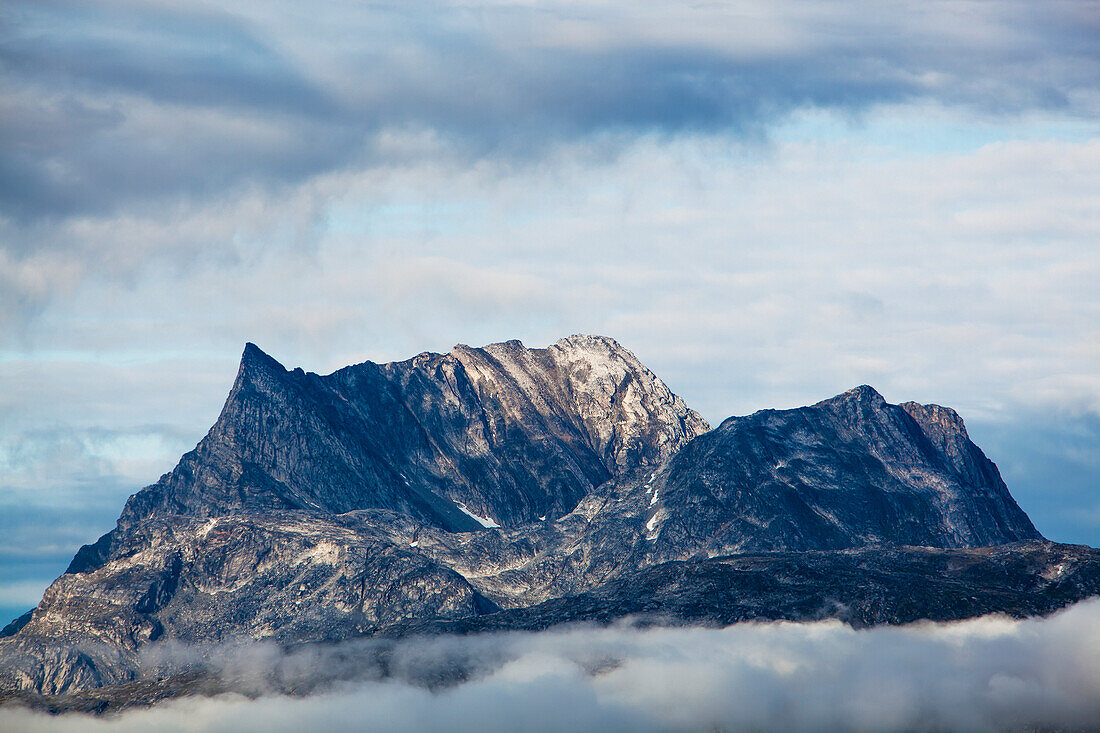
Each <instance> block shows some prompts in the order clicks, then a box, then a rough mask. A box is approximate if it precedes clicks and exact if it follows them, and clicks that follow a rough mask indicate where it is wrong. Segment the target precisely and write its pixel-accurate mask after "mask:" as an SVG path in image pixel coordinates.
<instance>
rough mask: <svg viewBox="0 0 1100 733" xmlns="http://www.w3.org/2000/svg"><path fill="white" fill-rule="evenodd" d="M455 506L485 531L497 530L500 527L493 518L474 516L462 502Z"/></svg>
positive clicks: (457, 502) (456, 503)
mask: <svg viewBox="0 0 1100 733" xmlns="http://www.w3.org/2000/svg"><path fill="white" fill-rule="evenodd" d="M455 505H456V506H457V507H458V508H459V510H461V512H462V513H463V514H465V515H466V516H468V517H471V518H472V519H474V520H476V521H477V523H478V524H480V525H481V526H482V527H484V528H485V529H495V528H499V527H500V525H499V524H497V523H496V522H494V521H493V520H492V518H491V517H481V516H478V515H477V514H474V513H473V512H471V511H470V510H469V509H467V508H466V505H465V504H463V503H462V502H461V501H456V502H455Z"/></svg>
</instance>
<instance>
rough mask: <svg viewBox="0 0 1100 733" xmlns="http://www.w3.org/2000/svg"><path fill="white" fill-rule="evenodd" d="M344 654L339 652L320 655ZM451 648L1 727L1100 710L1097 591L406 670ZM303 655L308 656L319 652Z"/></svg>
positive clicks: (243, 671) (487, 639)
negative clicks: (436, 686)
mask: <svg viewBox="0 0 1100 733" xmlns="http://www.w3.org/2000/svg"><path fill="white" fill-rule="evenodd" d="M272 651H273V650H271V649H270V648H267V650H266V651H264V650H262V649H261V650H251V651H250V652H249V653H243V651H242V650H238V658H237V659H235V660H233V659H230V660H227V661H225V663H224V665H225V666H224V668H223V669H224V672H225V673H226V674H227V675H235V676H236V679H238V680H241V681H244V680H245V678H246V677H248V676H249V675H251V678H252V679H254V680H260V679H263V678H264V677H265V675H267V676H270V675H271V674H273V673H274V672H275V671H276V670H281V671H280V674H282V675H284V678H283V682H286V681H287V679H286V675H288V674H289V675H301V676H308V675H310V674H311V673H314V672H316V670H318V669H323V668H324V665H325V664H326V659H325V656H324V655H323V654H322V655H320V656H316V655H314V656H310V655H308V654H300V655H299V656H298V657H297V658H293V657H289V658H288V657H283V656H280V655H278V654H273V653H271V652H272ZM330 653H331V654H333V655H334V656H335V655H338V654H339V649H338V648H337V649H336V650H332V651H330ZM455 660H462V663H463V664H465V665H467V666H469V667H473V668H475V669H477V670H479V672H478V673H477V674H475V675H474V677H473V679H471V680H470V681H467V682H464V683H462V684H458V685H457V686H452V687H446V688H443V689H441V690H439V691H437V692H429V691H427V690H425V689H423V688H421V687H419V686H416V685H411V684H408V683H405V682H399V681H388V682H386V681H367V682H359V683H354V684H350V685H347V686H344V687H342V688H339V689H335V690H333V691H330V692H328V693H325V694H321V695H315V696H311V697H305V698H288V697H281V696H276V697H261V698H259V699H257V700H248V699H245V698H243V697H234V696H227V697H222V698H215V699H183V700H178V701H175V702H171V703H166V704H163V705H160V706H157V707H155V708H153V709H150V710H140V711H131V712H125V713H122V714H121V715H119V716H118V717H111V718H104V719H90V718H86V717H82V716H59V717H49V716H45V715H37V714H31V713H26V712H11V711H6V712H5V717H4V719H3V720H4V723H3V724H4V725H5V726H7V728H6V729H8V730H20V731H25V732H26V733H69V732H70V731H81V732H82V733H83V732H84V731H90V732H92V733H95V732H96V731H102V732H103V733H125V732H128V731H146V730H159V731H180V732H184V731H186V732H189V733H190V732H197V731H226V732H227V733H228V732H233V733H247V732H249V731H265V732H267V731H283V730H286V731H332V730H346V731H395V732H396V731H432V730H440V731H442V730H446V731H471V733H474V732H477V733H483V732H484V731H496V730H508V731H528V732H532V733H533V732H535V731H569V732H570V733H579V732H580V731H620V730H621V731H738V730H768V731H876V732H883V733H885V732H888V731H918V732H919V731H945V730H951V731H961V730H966V731H974V732H975V733H978V732H982V731H1025V730H1035V729H1042V730H1063V731H1085V730H1089V729H1091V728H1092V726H1094V725H1095V722H1096V721H1097V720H1100V600H1097V599H1093V600H1089V601H1084V602H1082V603H1079V604H1077V605H1076V606H1073V607H1071V608H1069V609H1067V610H1065V611H1063V612H1061V613H1058V614H1056V615H1054V616H1052V617H1049V618H1046V619H1030V620H1025V621H1016V620H1010V619H1007V618H1001V617H987V618H982V619H976V620H972V621H965V622H960V623H951V624H931V623H927V624H917V625H914V626H908V627H901V628H881V627H880V628H874V629H870V630H863V631H854V630H852V629H851V628H849V627H846V626H843V625H842V624H840V623H838V622H819V623H810V624H791V623H778V624H776V623H771V624H739V625H735V626H731V627H727V628H725V629H699V628H694V629H668V628H651V629H644V630H638V629H630V628H625V627H617V628H609V629H585V628H580V629H573V630H565V631H550V632H542V633H538V634H498V635H485V636H474V637H465V638H462V637H457V638H456V637H444V638H436V639H426V640H411V641H406V642H402V643H400V644H399V646H398V648H397V651H396V652H395V654H394V658H393V667H394V669H395V670H396V671H397V675H398V677H400V676H402V675H408V674H410V673H411V674H414V675H415V674H418V673H421V672H423V671H425V670H429V669H432V668H436V667H440V666H442V667H443V668H446V667H447V666H448V665H451V666H452V667H453V664H454V662H455ZM311 665H312V666H311Z"/></svg>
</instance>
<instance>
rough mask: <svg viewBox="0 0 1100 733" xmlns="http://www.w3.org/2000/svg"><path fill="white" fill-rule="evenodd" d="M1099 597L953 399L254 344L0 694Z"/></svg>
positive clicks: (1099, 582) (533, 357) (572, 357)
mask: <svg viewBox="0 0 1100 733" xmlns="http://www.w3.org/2000/svg"><path fill="white" fill-rule="evenodd" d="M1097 593H1100V551H1097V550H1095V549H1093V548H1088V547H1082V546H1068V545H1058V544H1055V543H1051V542H1047V541H1046V540H1044V539H1043V538H1042V537H1041V536H1040V534H1039V533H1038V532H1037V531H1036V530H1035V527H1034V526H1033V525H1032V524H1031V522H1030V520H1029V519H1028V518H1027V516H1026V515H1025V514H1024V512H1023V511H1021V510H1020V508H1019V507H1018V506H1017V505H1016V503H1015V501H1014V500H1013V499H1012V497H1011V495H1010V494H1009V492H1008V489H1007V487H1006V486H1005V484H1004V482H1003V481H1002V480H1001V478H1000V475H999V473H998V471H997V468H996V466H995V465H994V464H993V463H992V462H991V461H990V460H989V459H988V458H986V457H985V455H984V454H983V453H982V452H981V450H980V449H979V448H978V447H977V446H976V445H974V443H972V442H971V441H970V439H969V437H968V436H967V434H966V429H965V427H964V425H963V422H962V420H961V419H960V418H959V416H958V415H957V414H956V413H955V412H954V411H952V410H950V409H948V408H944V407H939V406H935V405H919V404H916V403H905V404H901V405H891V404H889V403H887V402H886V401H885V400H884V399H883V398H882V396H881V395H879V394H878V393H877V392H875V391H874V390H873V389H872V388H870V387H866V386H863V387H857V388H856V389H853V390H850V391H848V392H845V393H843V394H841V395H838V396H836V397H833V398H831V399H828V400H825V401H823V402H820V403H818V404H816V405H813V406H810V407H803V408H799V409H796V410H764V411H761V412H758V413H755V414H753V415H749V416H747V417H732V418H729V419H728V420H726V421H724V422H723V423H722V424H721V425H720V426H719V427H718V428H716V429H714V430H711V429H710V428H709V426H708V425H707V424H706V422H705V421H704V420H702V418H700V417H699V415H697V414H696V413H695V412H693V411H692V410H690V409H689V408H688V407H687V406H686V405H685V404H684V403H683V401H682V400H681V399H680V398H679V397H677V396H676V395H674V394H673V393H672V392H671V391H669V389H668V388H667V387H666V386H665V385H664V383H662V382H661V380H660V379H658V378H657V377H656V376H655V375H654V374H653V373H652V372H651V371H649V370H648V369H647V368H646V367H645V366H643V365H642V364H641V363H640V362H638V360H637V359H636V358H635V357H634V355H633V354H631V353H630V352H629V351H628V350H626V349H624V348H623V347H621V346H620V345H619V344H617V343H616V342H615V341H613V340H611V339H608V338H604V337H598V336H573V337H570V338H567V339H562V340H561V341H559V342H557V343H556V344H554V345H552V346H550V347H549V348H546V349H528V348H525V347H524V346H523V345H522V344H520V343H519V342H518V341H509V342H506V343H502V344H493V345H490V346H486V347H483V348H470V347H467V346H456V347H455V348H454V349H453V350H452V351H451V352H450V353H449V354H445V355H443V354H430V353H424V354H420V355H419V356H416V357H414V358H413V359H410V360H407V361H403V362H396V363H391V364H374V363H372V362H366V363H363V364H359V365H355V366H351V367H347V368H345V369H341V370H339V371H337V372H334V373H332V374H329V375H326V376H320V375H317V374H313V373H307V372H303V371H302V370H301V369H295V370H293V371H288V370H286V369H284V368H283V367H282V366H281V365H280V364H279V363H278V362H276V361H275V360H274V359H272V358H271V357H269V356H268V355H266V354H264V353H263V352H262V351H261V350H260V349H259V348H257V347H256V346H254V345H252V344H249V345H247V346H246V348H245V351H244V355H243V357H242V360H241V366H240V370H239V372H238V375H237V379H236V381H235V383H234V385H233V387H232V389H231V391H230V394H229V397H228V399H227V400H226V404H225V407H224V408H223V410H222V413H221V415H220V416H219V418H218V421H217V422H216V423H215V425H214V426H213V427H212V428H211V430H210V432H209V433H208V434H207V435H206V437H205V438H203V440H202V441H201V442H200V443H199V444H198V446H196V448H195V449H194V450H193V451H191V452H189V453H187V454H186V455H184V456H183V457H182V458H181V460H180V462H179V464H178V465H177V466H176V468H175V469H173V470H172V471H171V472H170V473H168V474H165V475H164V476H162V477H161V479H160V480H159V481H157V482H156V483H155V484H153V485H152V486H149V487H147V488H145V489H143V490H141V491H139V492H138V493H136V494H134V495H133V496H132V497H130V499H129V500H128V501H127V503H126V506H125V508H124V509H123V512H122V515H121V516H120V518H119V520H118V524H117V526H116V528H115V529H114V530H112V531H111V532H109V533H108V534H106V535H104V536H103V537H102V538H100V539H99V540H98V541H97V542H95V543H93V544H90V545H86V546H84V547H83V548H81V549H80V551H79V552H78V553H77V554H76V556H75V557H74V559H73V561H72V563H71V564H70V567H69V568H68V571H67V572H66V573H65V574H64V575H62V576H61V577H60V578H58V579H57V580H56V581H55V582H54V583H53V584H52V585H51V586H50V588H49V589H48V590H47V591H46V593H45V595H44V597H43V599H42V602H41V603H40V604H39V605H38V607H37V608H36V609H34V610H33V612H30V613H28V614H27V615H26V616H24V617H22V618H21V619H19V620H18V621H17V622H15V623H13V624H11V625H9V627H8V628H6V629H5V630H4V632H3V636H4V638H0V699H7V700H8V701H9V702H10V701H22V702H31V703H34V704H41V705H46V706H47V707H49V706H55V707H59V709H60V708H65V707H66V706H69V707H72V706H76V707H84V708H87V709H93V710H100V709H104V708H105V707H111V706H113V705H119V704H129V703H132V702H150V701H152V700H155V699H158V698H159V697H163V696H165V695H173V694H186V693H187V692H191V691H196V690H198V691H211V690H213V691H217V690H218V689H221V688H219V687H218V685H217V684H216V683H214V682H211V680H210V678H209V676H206V677H204V674H203V672H202V665H201V664H200V665H198V667H194V666H192V667H188V668H187V669H184V670H182V671H181V670H180V669H173V670H171V671H169V672H165V671H164V670H163V669H159V670H154V669H152V668H151V667H150V665H149V661H148V660H149V658H150V651H151V650H152V651H154V652H155V650H157V649H160V648H167V647H168V646H169V645H179V644H185V645H197V646H201V645H210V644H227V643H238V642H240V641H241V640H256V639H259V640H271V641H273V642H276V643H278V644H280V645H283V646H287V647H291V646H296V645H301V644H312V643H329V642H337V641H341V640H346V639H351V638H357V637H372V638H375V639H379V640H384V639H393V638H399V637H402V636H405V635H408V634H434V633H452V632H453V633H470V632H475V631H484V630H501V629H541V628H546V627H548V626H552V625H555V624H559V623H563V622H571V621H596V622H606V621H611V620H615V619H621V618H624V617H631V618H636V619H640V620H642V621H646V620H648V621H646V622H652V621H659V622H662V623H721V624H725V623H732V622H735V621H740V620H746V619H792V620H799V619H821V618H840V619H843V620H845V621H847V622H848V623H851V624H853V625H856V626H865V625H873V624H881V623H904V622H907V621H913V620H917V619H922V618H927V619H937V620H946V619H958V618H966V617H970V616H976V615H981V614H985V613H990V612H1003V613H1009V614H1013V615H1017V616H1026V615H1034V614H1042V613H1048V612H1051V611H1053V610H1056V609H1058V608H1060V607H1062V606H1065V605H1067V604H1069V603H1072V602H1074V601H1077V600H1080V599H1082V598H1085V597H1088V596H1091V595H1095V594H1097ZM154 656H155V655H154ZM203 680H205V681H203ZM299 691H301V690H299Z"/></svg>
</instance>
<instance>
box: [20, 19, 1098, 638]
mask: <svg viewBox="0 0 1100 733" xmlns="http://www.w3.org/2000/svg"><path fill="white" fill-rule="evenodd" d="M0 84H2V85H3V88H4V93H3V95H2V97H0V105H2V109H0V143H2V152H3V154H2V156H0V611H2V612H4V613H6V614H7V616H9V617H14V616H15V615H17V614H18V613H20V612H21V611H23V610H25V609H26V608H29V607H30V606H32V605H34V604H35V603H36V602H37V600H38V598H39V596H40V593H41V590H42V589H43V588H44V587H45V585H46V584H47V583H48V582H49V580H51V579H52V578H53V577H54V576H56V575H57V574H58V573H59V572H60V571H61V570H63V569H64V567H65V565H66V564H67V562H68V559H69V558H70V557H71V555H72V553H73V552H74V551H75V549H76V547H77V546H78V545H79V544H81V543H82V542H87V541H91V540H93V539H94V538H95V537H96V536H98V535H99V534H100V533H102V532H103V531H106V530H107V529H109V528H110V527H111V526H112V524H113V520H114V518H115V517H116V516H117V514H118V512H119V510H120V509H121V505H122V501H123V500H124V498H125V496H126V495H127V494H129V493H130V492H132V491H133V490H135V489H137V488H139V487H141V486H143V485H145V484H148V483H150V482H152V481H153V480H155V479H156V478H157V477H158V476H159V475H160V474H161V473H163V472H165V471H167V470H169V469H170V468H171V467H172V466H173V465H174V463H175V461H176V459H177V458H178V457H179V455H180V454H181V453H183V452H184V451H186V450H188V449H190V448H191V447H193V445H194V444H195V442H196V441H197V440H198V439H199V438H200V437H201V436H202V435H203V433H204V432H205V430H206V429H207V428H208V427H209V426H210V424H211V423H212V422H213V420H214V419H215V417H216V415H217V412H218V409H219V407H220V405H221V402H222V400H223V399H224V397H225V395H226V393H227V392H228V389H229V385H230V383H231V380H232V378H233V374H234V372H235V366H236V360H237V358H238V356H239V353H240V350H241V348H242V347H243V344H244V342H245V341H249V340H251V341H254V342H256V343H258V344H259V345H260V346H261V347H263V348H264V349H266V350H268V351H269V352H270V353H272V354H273V355H274V356H275V357H276V358H279V359H280V360H281V361H283V362H284V363H285V364H287V365H288V366H294V365H299V364H300V365H302V366H304V367H305V368H307V369H312V370H315V371H319V372H327V371H330V370H332V369H335V368H338V367H340V366H343V365H345V364H348V363H353V362H357V361H362V360H365V359H372V360H375V361H385V360H390V359H397V358H405V357H408V356H411V355H412V354H415V353H418V352H420V351H423V350H425V349H430V350H437V351H439V350H447V349H449V348H450V347H451V346H452V345H453V344H454V343H456V342H464V343H470V344H483V343H487V342H491V341H499V340H504V339H508V338H521V339H523V340H524V341H525V343H527V344H528V345H531V346H543V345H546V344H548V343H550V342H552V341H554V340H556V339H557V338H559V337H561V336H564V335H568V334H570V333H575V332H597V333H604V334H607V335H610V336H614V337H615V338H617V339H619V340H620V341H621V342H622V343H624V344H625V345H626V346H628V347H629V348H631V349H632V350H634V351H635V353H636V354H637V355H638V356H639V358H641V359H642V360H643V361H644V362H646V363H647V364H649V365H650V366H651V367H653V368H654V370H655V371H656V372H657V373H658V374H660V375H661V376H662V377H664V378H665V379H666V381H667V382H668V383H669V384H670V386H671V387H672V388H673V390H675V391H676V392H678V393H679V394H681V395H682V396H684V397H685V399H686V400H687V401H688V403H689V404H691V405H693V406H694V407H696V409H698V410H700V411H701V412H703V414H704V415H705V416H706V417H707V418H708V419H709V420H711V421H712V422H714V423H717V422H718V421H720V420H721V419H722V418H724V417H726V416H728V415H730V414H743V413H747V412H752V411H754V410H757V409H761V408H764V407H793V406H797V405H800V404H807V403H811V402H815V401H817V400H819V399H822V398H824V397H827V396H829V395H832V394H835V393H837V392H840V391H842V390H844V389H847V388H849V387H852V386H854V385H857V384H860V383H870V384H872V385H874V386H875V387H876V388H878V389H879V390H880V391H881V392H883V394H884V395H885V396H886V397H887V399H889V400H891V401H894V402H899V401H904V400H909V399H915V400H919V401H924V402H937V403H941V404H948V405H951V406H953V407H955V408H957V409H958V410H959V411H960V412H961V413H962V415H963V416H964V418H965V419H966V420H967V423H968V426H969V428H970V432H971V435H972V437H974V438H975V440H976V441H977V442H978V443H979V444H980V445H982V446H983V447H984V448H985V449H986V450H987V452H988V453H989V454H990V456H991V457H992V458H993V459H994V460H995V461H996V462H998V464H999V465H1000V466H1001V468H1002V471H1003V473H1004V475H1005V478H1006V481H1007V482H1008V484H1009V487H1010V488H1011V489H1012V490H1013V492H1014V495H1015V496H1016V497H1017V499H1018V500H1019V501H1020V503H1021V505H1022V506H1023V508H1024V509H1025V510H1026V511H1028V512H1029V514H1030V515H1031V516H1032V518H1033V519H1034V521H1035V523H1036V524H1037V526H1038V527H1039V529H1040V531H1042V532H1044V533H1045V534H1046V535H1047V536H1048V537H1050V538H1051V539H1054V540H1059V541H1070V542H1086V543H1089V544H1092V545H1094V546H1095V545H1098V544H1100V458H1098V456H1100V288H1098V287H1097V286H1096V283H1097V282H1100V247H1098V245H1097V243H1098V242H1100V123H1098V122H1097V120H1100V3H1097V2H1093V1H1090V0H1076V1H1072V2H1063V1H1058V0H1054V1H1051V2H1044V3H1034V2H1026V1H1020V2H1014V1H1012V0H1000V1H998V2H958V1H954V0H951V1H945V2H935V1H928V0H921V1H919V2H917V1H914V2H900V3H889V4H883V3H879V2H843V3H842V2H814V1H812V0H811V1H809V2H793V1H788V0H778V1H775V2H713V3H697V4H686V3H672V2H660V1H656V2H647V3H625V2H621V1H619V0H607V1H606V2H592V1H591V0H586V1H585V2H568V1H566V0H548V1H546V2H537V1H531V2H457V1H456V2H418V1H406V2H394V3H387V2H376V3H358V2H346V3H340V2H335V3H326V4H324V5H323V6H317V5H316V4H312V3H303V2H262V3H261V2H239V3H233V4H232V5H230V6H226V5H225V4H213V3H203V2H193V3H170V2H159V1H157V0H144V1H143V0H119V1H112V0H101V1H98V2H94V3H88V2H55V1H53V0H45V1H44V0H35V1H34V2H19V1H18V0H13V1H12V2H7V3H5V4H4V7H3V8H2V9H0Z"/></svg>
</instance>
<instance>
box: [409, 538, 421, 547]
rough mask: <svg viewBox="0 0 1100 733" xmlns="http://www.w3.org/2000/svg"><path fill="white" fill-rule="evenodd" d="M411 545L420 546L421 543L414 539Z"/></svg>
mask: <svg viewBox="0 0 1100 733" xmlns="http://www.w3.org/2000/svg"><path fill="white" fill-rule="evenodd" d="M409 547H420V543H419V542H417V541H416V540H413V541H412V542H410V543H409Z"/></svg>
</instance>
